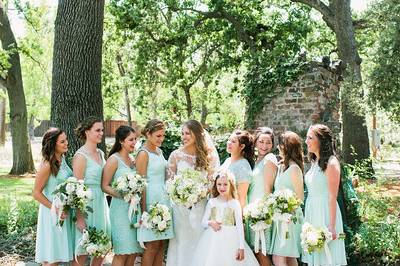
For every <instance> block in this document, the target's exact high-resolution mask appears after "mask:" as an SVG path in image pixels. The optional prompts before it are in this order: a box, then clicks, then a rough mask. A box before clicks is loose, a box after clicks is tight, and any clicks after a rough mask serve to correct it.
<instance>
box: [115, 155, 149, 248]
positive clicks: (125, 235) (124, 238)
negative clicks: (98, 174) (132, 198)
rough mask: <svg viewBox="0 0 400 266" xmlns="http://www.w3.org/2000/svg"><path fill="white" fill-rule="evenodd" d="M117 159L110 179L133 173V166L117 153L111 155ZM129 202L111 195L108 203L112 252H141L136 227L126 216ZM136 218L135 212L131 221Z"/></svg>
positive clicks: (134, 171)
mask: <svg viewBox="0 0 400 266" xmlns="http://www.w3.org/2000/svg"><path fill="white" fill-rule="evenodd" d="M111 156H112V157H114V158H115V159H117V161H118V168H117V170H116V171H115V173H114V175H113V178H112V181H115V180H116V179H118V178H119V177H120V176H122V175H124V174H126V173H132V174H135V173H136V170H135V168H133V167H132V168H131V167H129V166H128V165H126V163H125V162H124V160H123V159H122V158H121V156H120V155H119V154H118V153H114V154H113V155H111ZM128 209H129V203H128V202H126V201H124V200H123V199H120V198H115V197H113V198H112V200H111V205H110V223H111V239H112V244H113V249H114V254H117V255H126V254H133V253H142V252H143V249H142V248H141V247H140V246H139V242H137V235H136V230H137V229H136V228H135V227H134V226H133V224H132V222H131V221H130V220H129V218H128ZM136 220H137V214H134V217H132V221H136Z"/></svg>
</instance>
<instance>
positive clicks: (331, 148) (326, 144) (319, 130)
mask: <svg viewBox="0 0 400 266" xmlns="http://www.w3.org/2000/svg"><path fill="white" fill-rule="evenodd" d="M310 130H311V131H312V132H313V133H314V135H315V136H316V137H317V139H318V142H319V160H318V165H319V167H321V169H322V171H325V170H326V168H327V166H328V161H329V158H331V156H335V157H336V158H338V156H337V154H336V147H335V146H336V145H335V140H334V137H333V133H332V131H331V129H330V128H329V127H327V126H325V125H322V124H315V125H312V126H310ZM307 156H308V159H309V160H310V161H312V162H316V161H317V156H316V155H315V154H314V153H312V152H308V154H307Z"/></svg>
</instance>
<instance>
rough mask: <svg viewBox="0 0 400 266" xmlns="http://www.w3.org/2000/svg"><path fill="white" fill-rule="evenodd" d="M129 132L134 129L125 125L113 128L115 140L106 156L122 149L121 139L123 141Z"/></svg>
mask: <svg viewBox="0 0 400 266" xmlns="http://www.w3.org/2000/svg"><path fill="white" fill-rule="evenodd" d="M131 133H135V130H134V129H133V128H132V127H130V126H127V125H121V126H119V127H118V128H117V130H115V142H114V145H113V146H112V148H111V150H110V153H109V154H108V157H110V156H111V155H112V154H114V153H116V152H119V151H120V150H121V149H122V145H121V141H124V140H125V139H126V138H127V137H128V136H129V134H131Z"/></svg>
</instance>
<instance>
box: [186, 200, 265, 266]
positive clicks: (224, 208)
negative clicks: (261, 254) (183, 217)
mask: <svg viewBox="0 0 400 266" xmlns="http://www.w3.org/2000/svg"><path fill="white" fill-rule="evenodd" d="M209 220H217V221H221V222H222V226H221V229H220V230H219V231H217V232H215V231H214V230H213V229H212V228H211V227H209V226H208V221H209ZM202 225H203V227H204V228H206V229H205V230H204V232H203V234H202V236H201V238H200V240H199V242H198V244H197V247H196V250H195V252H194V256H193V257H192V262H191V264H190V265H191V266H221V265H229V266H253V265H254V266H255V265H259V264H258V262H257V259H256V258H255V256H254V254H253V252H252V250H251V249H250V247H249V246H248V245H247V243H246V242H245V241H244V231H243V222H242V214H241V207H240V203H239V201H237V200H230V201H224V200H221V199H218V198H212V199H210V200H209V201H208V203H207V207H206V211H205V213H204V216H203V220H202ZM238 249H244V259H243V260H241V261H239V260H237V259H236V255H237V251H238Z"/></svg>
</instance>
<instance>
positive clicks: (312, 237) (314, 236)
mask: <svg viewBox="0 0 400 266" xmlns="http://www.w3.org/2000/svg"><path fill="white" fill-rule="evenodd" d="M318 239H319V234H318V232H316V231H314V230H311V231H308V232H307V242H308V243H309V244H310V245H313V246H315V245H317V243H318Z"/></svg>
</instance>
